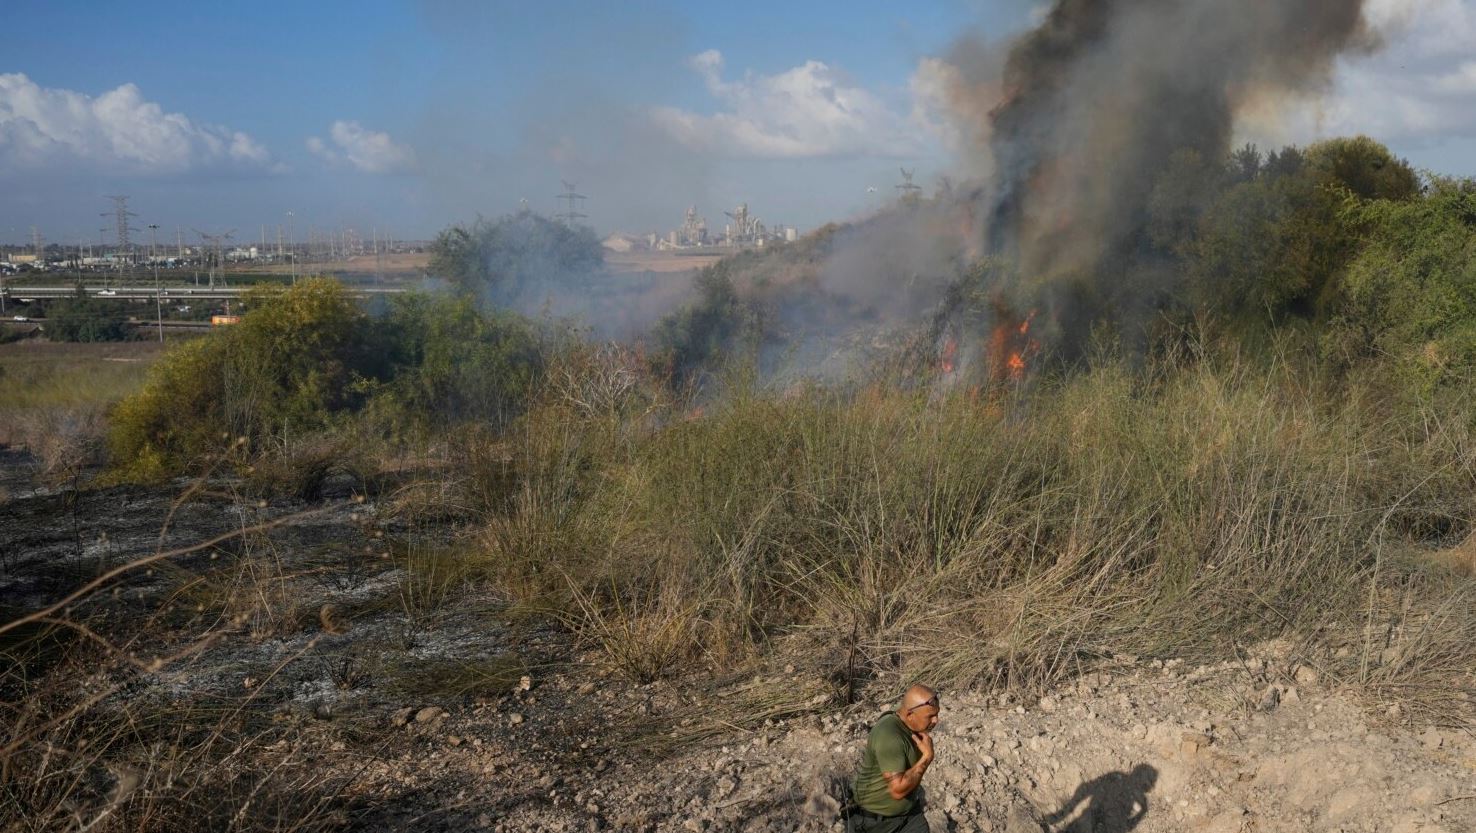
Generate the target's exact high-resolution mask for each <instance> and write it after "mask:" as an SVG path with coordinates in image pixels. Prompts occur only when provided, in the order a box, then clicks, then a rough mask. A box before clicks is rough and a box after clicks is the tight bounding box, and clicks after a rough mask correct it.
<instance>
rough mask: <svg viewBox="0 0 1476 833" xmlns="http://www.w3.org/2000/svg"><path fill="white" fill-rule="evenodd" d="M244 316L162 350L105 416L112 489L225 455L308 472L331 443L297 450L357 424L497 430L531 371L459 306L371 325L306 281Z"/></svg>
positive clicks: (491, 326)
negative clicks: (118, 482) (270, 457)
mask: <svg viewBox="0 0 1476 833" xmlns="http://www.w3.org/2000/svg"><path fill="white" fill-rule="evenodd" d="M248 304H249V307H248V308H249V310H250V311H249V312H247V313H246V314H245V315H244V316H243V317H242V319H241V322H240V324H238V325H236V326H233V327H229V328H225V329H223V330H220V331H217V332H215V333H212V335H211V337H209V338H203V339H198V340H195V341H191V342H188V343H185V344H182V345H180V346H179V347H177V348H175V349H174V350H171V351H170V352H169V353H168V354H166V355H165V357H164V358H163V359H162V360H161V361H160V362H159V363H158V364H157V365H156V366H155V367H154V368H153V369H152V371H151V373H150V376H149V381H148V384H147V385H146V386H145V388H144V390H142V391H141V392H139V393H138V394H137V395H135V396H132V397H130V398H128V399H126V400H124V401H123V402H121V403H120V404H119V405H118V407H117V408H116V410H115V412H114V414H113V428H112V433H111V447H112V451H113V455H114V460H115V464H116V466H117V468H118V471H119V473H120V474H121V476H123V477H124V478H125V479H150V478H156V477H159V476H163V475H166V474H170V473H174V472H180V471H184V470H188V469H191V468H193V467H196V466H198V465H201V464H202V463H204V462H207V461H210V460H214V459H217V458H219V456H220V455H222V454H225V453H226V452H228V451H233V450H234V451H235V453H237V454H239V455H241V459H243V460H249V459H252V458H254V457H257V456H259V455H261V454H264V453H276V454H279V455H282V456H284V459H285V458H293V459H302V460H304V461H308V460H310V459H315V457H314V454H304V453H302V449H303V448H309V447H314V448H316V447H334V446H335V443H331V442H330V443H326V444H325V443H316V444H314V443H310V444H309V445H308V446H304V445H303V440H304V439H305V438H310V437H312V436H314V435H316V434H319V433H324V432H329V433H331V432H332V431H333V430H334V429H335V428H337V427H340V426H341V425H342V424H343V423H344V422H345V421H346V420H348V419H350V418H352V417H353V416H354V415H356V414H360V413H367V414H369V415H371V416H372V417H373V419H372V420H371V422H373V423H374V426H372V427H377V428H379V429H381V430H387V431H389V432H391V433H398V432H403V431H408V430H412V429H425V428H432V427H436V426H445V425H447V424H449V423H453V422H455V421H458V420H487V421H491V422H493V423H495V424H499V425H500V424H502V422H504V421H506V420H507V419H509V418H510V417H511V415H512V414H513V413H515V412H516V411H517V409H518V408H519V407H520V406H521V403H522V402H523V400H524V399H525V397H526V394H527V390H528V388H529V385H530V384H531V380H532V379H533V378H534V376H535V374H536V373H537V370H538V366H539V352H538V348H537V343H536V341H535V339H534V338H533V335H532V333H531V332H530V330H529V328H528V327H527V326H526V325H525V324H523V323H522V322H520V321H519V320H517V319H515V318H513V317H511V316H505V315H503V316H484V315H483V314H481V313H479V312H477V311H476V309H475V308H474V307H473V306H472V305H471V304H470V303H469V302H466V301H455V300H449V299H432V298H423V297H418V296H411V297H406V298H402V299H396V301H395V302H394V303H393V304H392V305H391V306H390V308H389V310H388V311H387V312H386V314H385V315H383V316H379V317H370V316H368V315H366V314H365V313H364V312H363V311H362V310H361V309H360V308H359V306H358V305H357V304H356V303H355V302H354V301H353V299H352V298H350V297H349V296H348V294H347V293H346V292H345V291H344V289H343V287H342V286H341V285H339V284H338V283H337V282H335V281H332V280H328V279H323V278H314V279H309V280H304V281H300V282H299V283H298V284H297V285H296V286H293V287H291V288H284V287H280V286H272V287H262V288H259V289H257V290H254V291H253V292H252V293H251V295H250V296H249V298H248ZM318 456H321V455H318ZM312 465H313V466H314V467H315V468H316V469H321V468H322V461H321V460H319V461H318V462H316V463H313V464H312ZM277 479H279V480H283V481H284V482H286V480H290V479H291V478H285V479H284V478H282V477H278V478H277ZM309 479H311V478H309Z"/></svg>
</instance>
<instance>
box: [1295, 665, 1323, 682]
mask: <svg viewBox="0 0 1476 833" xmlns="http://www.w3.org/2000/svg"><path fill="white" fill-rule="evenodd" d="M1292 677H1293V678H1294V679H1296V681H1297V684H1298V685H1304V686H1313V685H1317V680H1318V677H1319V675H1318V673H1317V669H1315V668H1313V667H1312V666H1310V665H1299V666H1297V673H1295V674H1293V675H1292Z"/></svg>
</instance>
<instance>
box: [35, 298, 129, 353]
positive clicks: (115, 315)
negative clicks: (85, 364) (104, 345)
mask: <svg viewBox="0 0 1476 833" xmlns="http://www.w3.org/2000/svg"><path fill="white" fill-rule="evenodd" d="M46 335H47V337H48V338H51V339H54V340H56V341H82V342H89V341H124V340H126V339H127V338H128V319H127V317H126V316H125V315H124V314H123V308H122V307H121V306H119V305H118V303H117V302H113V301H104V300H102V299H101V298H93V297H90V296H89V295H88V294H87V290H86V289H84V288H83V287H82V285H81V284H78V285H77V291H76V294H75V295H73V296H72V297H71V298H63V299H61V300H59V301H57V302H56V303H54V304H52V305H51V307H50V309H48V310H47V311H46Z"/></svg>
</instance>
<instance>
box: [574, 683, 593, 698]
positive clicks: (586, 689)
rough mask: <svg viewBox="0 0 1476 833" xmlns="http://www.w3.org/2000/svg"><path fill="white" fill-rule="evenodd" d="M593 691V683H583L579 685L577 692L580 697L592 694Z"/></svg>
mask: <svg viewBox="0 0 1476 833" xmlns="http://www.w3.org/2000/svg"><path fill="white" fill-rule="evenodd" d="M594 692H595V684H594V683H585V684H584V685H582V686H580V687H579V692H578V693H579V696H580V697H588V696H589V695H591V694H594Z"/></svg>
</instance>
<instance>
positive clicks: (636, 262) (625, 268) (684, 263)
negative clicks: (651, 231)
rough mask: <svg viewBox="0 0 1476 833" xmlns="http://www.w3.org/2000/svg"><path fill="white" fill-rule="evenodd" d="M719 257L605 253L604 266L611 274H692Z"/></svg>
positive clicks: (718, 255)
mask: <svg viewBox="0 0 1476 833" xmlns="http://www.w3.org/2000/svg"><path fill="white" fill-rule="evenodd" d="M724 254H731V252H726V253H724ZM721 257H722V255H720V254H690V253H678V252H605V265H606V266H608V267H610V270H611V271H612V272H658V273H663V274H664V273H669V272H694V271H696V270H698V269H701V268H702V267H704V266H711V265H712V264H714V263H716V262H717V261H718V260H720V259H721Z"/></svg>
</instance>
